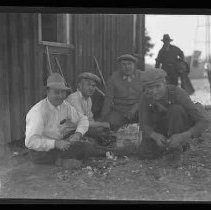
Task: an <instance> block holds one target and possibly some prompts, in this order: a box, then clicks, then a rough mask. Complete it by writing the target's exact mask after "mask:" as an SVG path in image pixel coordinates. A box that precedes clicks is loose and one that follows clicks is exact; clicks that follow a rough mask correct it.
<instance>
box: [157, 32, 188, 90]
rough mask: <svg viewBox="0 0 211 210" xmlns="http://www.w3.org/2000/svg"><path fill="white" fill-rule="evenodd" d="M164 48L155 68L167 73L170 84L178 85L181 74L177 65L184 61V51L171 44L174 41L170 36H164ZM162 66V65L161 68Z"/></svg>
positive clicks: (159, 54) (160, 52)
mask: <svg viewBox="0 0 211 210" xmlns="http://www.w3.org/2000/svg"><path fill="white" fill-rule="evenodd" d="M161 41H163V47H162V48H161V49H160V51H159V53H158V56H157V58H156V59H155V60H156V64H155V68H162V69H163V70H165V71H166V73H167V76H166V81H167V83H168V84H172V85H176V86H177V85H178V77H179V73H180V72H178V68H177V63H178V62H179V61H184V53H183V51H182V50H181V49H180V48H179V47H176V46H174V45H171V44H170V43H171V42H172V41H173V39H171V38H170V36H169V35H168V34H164V35H163V39H162V40H161ZM160 65H162V66H161V67H160Z"/></svg>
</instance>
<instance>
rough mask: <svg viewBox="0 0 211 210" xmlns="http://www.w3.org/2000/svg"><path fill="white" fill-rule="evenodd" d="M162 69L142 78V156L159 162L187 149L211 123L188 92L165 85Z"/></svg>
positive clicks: (152, 70)
mask: <svg viewBox="0 0 211 210" xmlns="http://www.w3.org/2000/svg"><path fill="white" fill-rule="evenodd" d="M165 77H166V72H165V71H164V70H162V69H150V70H146V71H145V72H144V74H143V75H142V84H143V92H144V93H143V95H142V98H141V100H140V107H139V110H140V116H139V118H140V126H141V128H142V130H143V140H142V142H141V146H140V151H139V155H140V157H141V158H152V159H153V158H156V157H159V156H161V155H162V154H165V152H169V151H173V150H179V151H181V149H183V150H184V149H185V148H187V145H189V142H190V141H191V138H196V137H199V136H200V135H201V133H202V131H203V130H204V129H206V127H207V125H208V120H207V118H206V116H205V114H204V112H203V111H202V110H201V109H199V106H198V105H196V104H194V103H193V102H192V100H191V99H190V97H189V95H188V94H187V92H186V91H185V90H183V89H181V88H179V87H176V86H174V85H168V84H166V81H165Z"/></svg>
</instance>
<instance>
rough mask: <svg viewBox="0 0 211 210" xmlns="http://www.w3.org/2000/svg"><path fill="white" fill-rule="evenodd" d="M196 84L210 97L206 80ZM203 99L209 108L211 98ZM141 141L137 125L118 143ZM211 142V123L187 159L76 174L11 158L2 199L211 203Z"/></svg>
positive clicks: (125, 162) (4, 169)
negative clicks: (138, 139)
mask: <svg viewBox="0 0 211 210" xmlns="http://www.w3.org/2000/svg"><path fill="white" fill-rule="evenodd" d="M193 82H194V83H193V84H194V87H195V88H196V90H197V91H196V94H195V95H197V92H199V93H200V91H202V92H203V93H204V95H206V96H208V95H209V92H208V91H207V89H208V88H207V85H208V83H206V81H205V80H201V81H200V80H197V81H193ZM194 97H195V98H196V96H194ZM197 97H198V98H200V95H197ZM200 100H201V102H206V104H209V98H207V97H206V98H203V97H202V98H200ZM209 115H210V116H211V112H209ZM136 137H137V126H136V125H131V126H129V127H127V128H126V129H121V130H120V131H119V132H118V141H119V143H122V142H123V143H125V144H126V143H127V142H133V141H135V140H136ZM210 139H211V124H210V126H209V129H208V130H207V131H206V132H205V133H204V134H203V136H202V138H201V139H195V140H194V141H193V143H192V144H191V148H190V150H188V151H186V152H184V153H182V154H176V153H175V154H171V155H168V156H165V157H163V158H161V159H157V160H148V161H141V160H138V159H137V158H136V157H123V158H118V159H117V160H110V159H92V160H90V161H88V162H86V163H85V164H84V165H83V166H82V168H81V169H79V170H72V171H71V170H66V169H63V168H60V167H57V166H46V165H45V166H40V165H34V164H32V163H31V162H30V161H29V160H28V158H27V156H25V157H23V156H20V157H18V156H14V157H12V153H11V154H10V155H9V157H8V158H6V159H4V160H1V164H0V198H35V199H37V198H47V199H94V200H95V199H100V200H156V201H161V200H162V201H163V200H164V201H169V200H179V201H210V200H211V141H210Z"/></svg>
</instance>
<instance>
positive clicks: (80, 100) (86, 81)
mask: <svg viewBox="0 0 211 210" xmlns="http://www.w3.org/2000/svg"><path fill="white" fill-rule="evenodd" d="M99 82H100V78H99V77H98V76H97V75H95V74H92V73H90V72H83V73H81V74H79V76H78V85H77V91H76V92H74V93H72V94H70V95H69V96H68V98H67V99H66V101H67V102H69V103H70V104H71V105H72V106H73V107H74V108H75V109H76V110H77V111H78V112H80V113H81V114H83V115H85V116H87V118H88V120H89V130H88V132H87V133H86V136H88V137H92V138H94V139H96V140H97V141H98V143H100V144H101V145H107V144H109V143H110V142H111V140H115V139H114V137H113V136H111V135H110V124H109V123H108V122H100V121H96V120H94V118H93V113H92V99H91V97H92V95H93V94H94V92H95V90H96V85H97V83H99Z"/></svg>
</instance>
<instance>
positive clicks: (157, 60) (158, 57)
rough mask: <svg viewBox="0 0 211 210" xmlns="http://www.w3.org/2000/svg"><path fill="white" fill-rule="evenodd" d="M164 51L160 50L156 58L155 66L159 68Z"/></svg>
mask: <svg viewBox="0 0 211 210" xmlns="http://www.w3.org/2000/svg"><path fill="white" fill-rule="evenodd" d="M161 57H162V51H161V50H160V51H159V53H158V56H157V58H156V59H155V68H159V67H160V64H161V63H162V61H161V60H162V59H161Z"/></svg>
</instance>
